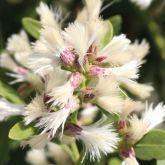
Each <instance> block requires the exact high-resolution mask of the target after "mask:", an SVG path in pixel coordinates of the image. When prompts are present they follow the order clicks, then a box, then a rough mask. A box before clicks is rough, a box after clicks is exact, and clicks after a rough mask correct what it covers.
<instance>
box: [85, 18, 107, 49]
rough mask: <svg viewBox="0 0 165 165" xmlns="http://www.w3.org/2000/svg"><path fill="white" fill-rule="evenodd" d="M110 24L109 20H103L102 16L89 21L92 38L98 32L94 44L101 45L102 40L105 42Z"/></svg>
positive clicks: (88, 26)
mask: <svg viewBox="0 0 165 165" xmlns="http://www.w3.org/2000/svg"><path fill="white" fill-rule="evenodd" d="M108 24H109V22H108V21H103V20H102V19H100V18H98V19H95V20H93V21H89V22H88V23H87V28H88V31H89V36H90V38H92V36H93V34H95V33H96V32H97V36H96V37H95V40H94V43H93V45H95V46H98V47H100V42H103V39H104V37H105V35H106V33H107V32H108V30H109V26H108Z"/></svg>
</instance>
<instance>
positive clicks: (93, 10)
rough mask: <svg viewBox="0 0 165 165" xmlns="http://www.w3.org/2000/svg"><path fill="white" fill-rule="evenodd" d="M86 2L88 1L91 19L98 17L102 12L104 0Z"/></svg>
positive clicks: (87, 6)
mask: <svg viewBox="0 0 165 165" xmlns="http://www.w3.org/2000/svg"><path fill="white" fill-rule="evenodd" d="M85 3H86V8H87V13H88V19H89V21H91V20H95V19H97V18H98V17H99V14H100V8H101V5H102V1H101V0H90V1H89V0H85Z"/></svg>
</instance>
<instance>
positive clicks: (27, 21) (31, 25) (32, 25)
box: [22, 18, 41, 39]
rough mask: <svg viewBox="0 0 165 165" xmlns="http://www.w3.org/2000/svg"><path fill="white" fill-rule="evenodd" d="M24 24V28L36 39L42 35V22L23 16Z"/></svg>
mask: <svg viewBox="0 0 165 165" xmlns="http://www.w3.org/2000/svg"><path fill="white" fill-rule="evenodd" d="M22 24H23V27H24V29H25V30H26V31H27V32H28V33H29V34H30V35H31V36H32V37H34V38H35V39H38V38H39V36H40V29H41V24H40V22H39V21H37V20H35V19H33V18H23V19H22Z"/></svg>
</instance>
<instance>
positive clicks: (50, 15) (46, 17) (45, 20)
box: [36, 2, 61, 28]
mask: <svg viewBox="0 0 165 165" xmlns="http://www.w3.org/2000/svg"><path fill="white" fill-rule="evenodd" d="M36 11H37V13H38V14H39V15H40V19H41V20H40V21H41V24H42V26H43V27H48V26H50V27H53V28H60V26H59V21H60V20H59V19H60V18H61V13H60V12H59V11H58V12H55V11H53V10H52V9H50V8H49V7H48V6H47V4H45V3H43V2H40V5H39V7H38V8H37V9H36Z"/></svg>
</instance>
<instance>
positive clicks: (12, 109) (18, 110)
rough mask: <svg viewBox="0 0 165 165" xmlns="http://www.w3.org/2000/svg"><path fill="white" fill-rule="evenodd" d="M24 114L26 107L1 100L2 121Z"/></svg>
mask: <svg viewBox="0 0 165 165" xmlns="http://www.w3.org/2000/svg"><path fill="white" fill-rule="evenodd" d="M23 112H24V105H16V104H13V103H10V102H9V101H7V100H5V99H1V98H0V121H3V120H5V119H7V118H8V117H11V116H16V115H21V114H22V113H23Z"/></svg>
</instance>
